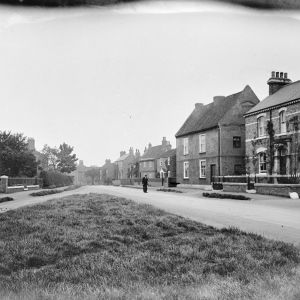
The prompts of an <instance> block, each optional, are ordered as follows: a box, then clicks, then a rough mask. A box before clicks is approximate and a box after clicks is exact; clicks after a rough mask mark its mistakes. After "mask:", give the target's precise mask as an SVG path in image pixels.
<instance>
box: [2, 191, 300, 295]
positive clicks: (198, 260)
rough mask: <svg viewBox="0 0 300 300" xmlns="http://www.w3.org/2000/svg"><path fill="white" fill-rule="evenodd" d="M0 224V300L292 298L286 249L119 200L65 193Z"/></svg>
mask: <svg viewBox="0 0 300 300" xmlns="http://www.w3.org/2000/svg"><path fill="white" fill-rule="evenodd" d="M0 228H1V230H0V299H5V298H7V299H83V298H89V299H118V298H122V299H178V298H179V299H182V298H183V299H297V297H299V295H300V287H299V284H298V283H299V280H300V271H299V267H298V264H299V262H300V257H299V251H298V250H297V249H296V248H295V247H293V246H292V245H289V244H285V243H283V242H276V241H271V240H267V239H264V238H262V237H260V236H257V235H253V234H246V233H243V232H240V231H239V230H235V229H223V230H217V229H215V228H212V227H209V226H205V225H202V224H200V223H197V222H194V221H191V220H188V219H185V218H182V217H178V216H175V215H171V214H168V213H166V212H164V211H162V210H157V209H155V208H153V207H151V206H148V205H139V204H136V203H134V202H131V201H129V200H126V199H120V198H116V197H112V196H108V195H96V194H89V195H73V196H69V197H65V198H61V199H58V200H52V201H48V202H46V203H43V204H40V205H36V206H32V207H27V208H21V209H18V210H16V211H9V212H6V213H4V214H1V215H0ZM293 297H294V298H293Z"/></svg>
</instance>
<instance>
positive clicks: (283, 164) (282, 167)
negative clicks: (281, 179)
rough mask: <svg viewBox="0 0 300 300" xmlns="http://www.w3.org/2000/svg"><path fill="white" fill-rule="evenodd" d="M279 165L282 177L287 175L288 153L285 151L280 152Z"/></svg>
mask: <svg viewBox="0 0 300 300" xmlns="http://www.w3.org/2000/svg"><path fill="white" fill-rule="evenodd" d="M279 165H280V175H286V151H285V150H284V149H282V150H280V151H279Z"/></svg>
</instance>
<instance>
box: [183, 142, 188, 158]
mask: <svg viewBox="0 0 300 300" xmlns="http://www.w3.org/2000/svg"><path fill="white" fill-rule="evenodd" d="M187 154H189V138H184V139H183V155H187Z"/></svg>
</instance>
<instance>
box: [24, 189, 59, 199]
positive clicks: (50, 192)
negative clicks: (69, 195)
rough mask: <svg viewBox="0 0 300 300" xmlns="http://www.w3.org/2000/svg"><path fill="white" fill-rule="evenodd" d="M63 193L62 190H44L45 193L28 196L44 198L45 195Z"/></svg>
mask: <svg viewBox="0 0 300 300" xmlns="http://www.w3.org/2000/svg"><path fill="white" fill-rule="evenodd" d="M63 191H64V190H54V189H53V190H45V191H40V192H34V193H31V194H30V196H33V197H39V196H46V195H52V194H57V193H62V192H63Z"/></svg>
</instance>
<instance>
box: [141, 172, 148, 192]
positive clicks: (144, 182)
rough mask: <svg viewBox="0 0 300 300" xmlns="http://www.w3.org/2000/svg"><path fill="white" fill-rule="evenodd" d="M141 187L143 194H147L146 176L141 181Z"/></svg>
mask: <svg viewBox="0 0 300 300" xmlns="http://www.w3.org/2000/svg"><path fill="white" fill-rule="evenodd" d="M142 185H143V191H144V193H148V192H147V187H148V178H147V175H145V176H144V177H143V179H142Z"/></svg>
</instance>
